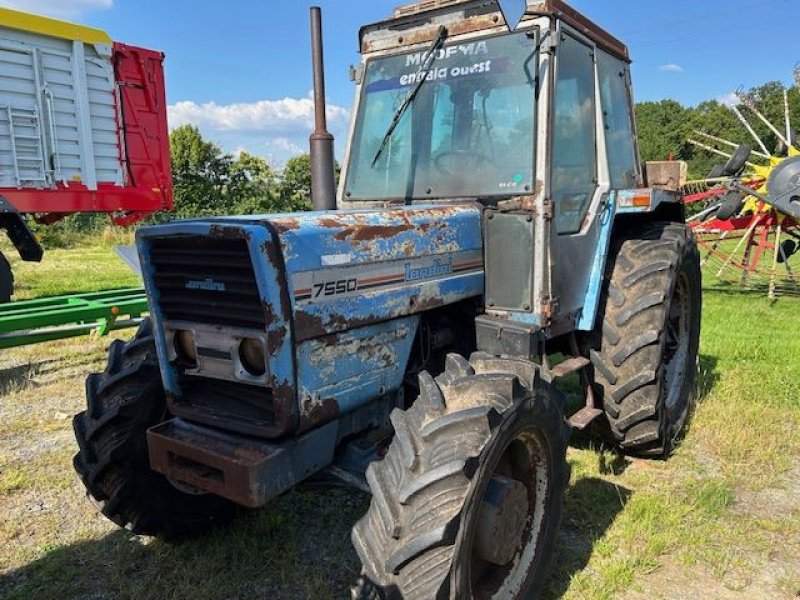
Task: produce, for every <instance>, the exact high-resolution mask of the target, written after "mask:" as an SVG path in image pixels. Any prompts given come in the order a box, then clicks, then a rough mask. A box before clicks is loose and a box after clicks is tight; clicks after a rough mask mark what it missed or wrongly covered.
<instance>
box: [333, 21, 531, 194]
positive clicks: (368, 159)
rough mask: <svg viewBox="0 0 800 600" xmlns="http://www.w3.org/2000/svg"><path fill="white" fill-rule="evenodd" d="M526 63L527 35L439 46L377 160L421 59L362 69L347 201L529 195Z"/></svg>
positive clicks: (420, 70) (413, 56)
mask: <svg viewBox="0 0 800 600" xmlns="http://www.w3.org/2000/svg"><path fill="white" fill-rule="evenodd" d="M535 57H536V41H535V39H533V36H532V35H531V34H529V33H515V34H506V35H503V36H495V37H490V38H483V39H480V40H472V41H468V42H459V43H453V44H448V45H445V46H444V47H443V48H441V49H439V50H438V51H437V54H436V57H435V60H434V61H433V63H432V65H431V67H430V69H429V71H428V75H427V78H426V81H425V84H424V85H423V86H422V87H421V88H420V90H419V93H418V94H417V96H416V97H415V98H414V100H413V102H412V103H411V105H410V106H409V107H408V108H407V110H406V111H405V112H404V113H403V116H402V118H401V119H400V121H399V123H398V125H397V127H396V129H394V131H393V132H392V133H391V137H390V138H389V139H388V140H387V141H386V145H385V148H384V149H383V150H382V151H380V152H379V148H380V147H381V144H382V142H383V140H384V136H385V134H386V132H387V127H389V125H390V123H391V122H392V118H393V117H394V115H395V114H396V113H397V111H398V108H399V107H400V106H402V105H403V103H404V102H405V101H406V99H407V98H408V96H409V93H410V92H411V90H413V89H414V87H415V86H416V84H417V83H418V82H419V77H420V76H425V72H424V67H425V63H426V53H425V51H424V50H423V51H419V52H416V53H409V54H402V55H396V56H389V57H384V58H377V59H373V60H371V61H369V62H368V63H367V66H366V74H365V79H364V89H363V95H362V99H361V103H360V107H359V112H358V119H357V122H356V127H355V137H354V138H353V144H352V147H351V155H350V163H349V169H348V174H347V177H346V181H345V194H346V196H347V199H348V200H411V199H424V198H444V197H449V198H453V197H488V196H498V195H502V196H514V195H521V194H525V193H527V192H529V191H530V190H531V189H533V179H534V173H533V165H534V158H533V149H534V137H533V134H534V115H535V110H534V107H535V96H534V91H535V83H534V82H535V76H536V61H535ZM376 155H377V156H378V160H377V161H376V160H375V157H376Z"/></svg>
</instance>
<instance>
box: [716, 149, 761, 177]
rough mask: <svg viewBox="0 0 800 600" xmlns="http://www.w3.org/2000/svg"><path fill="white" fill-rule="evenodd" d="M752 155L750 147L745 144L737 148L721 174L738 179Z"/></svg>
mask: <svg viewBox="0 0 800 600" xmlns="http://www.w3.org/2000/svg"><path fill="white" fill-rule="evenodd" d="M752 153H753V149H752V148H751V147H750V146H748V145H746V144H742V145H741V146H739V147H738V148H737V149H736V150H734V152H733V156H731V158H730V160H729V161H728V162H727V164H726V165H725V167H723V169H722V174H723V175H724V176H726V177H738V176H739V175H741V174H742V171H744V168H745V167H746V166H747V161H748V160H750V155H751V154H752Z"/></svg>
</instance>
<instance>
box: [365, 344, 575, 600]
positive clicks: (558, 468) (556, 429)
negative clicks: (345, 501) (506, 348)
mask: <svg viewBox="0 0 800 600" xmlns="http://www.w3.org/2000/svg"><path fill="white" fill-rule="evenodd" d="M420 388H421V392H420V396H419V399H418V400H417V401H416V402H415V403H414V405H413V406H412V407H411V409H409V410H408V411H407V412H403V411H400V410H397V411H395V412H394V413H393V415H392V422H393V424H394V426H395V439H394V441H393V442H392V445H391V447H390V448H389V452H388V454H387V455H386V458H385V459H384V460H383V461H381V462H378V463H373V464H372V465H370V467H369V469H368V471H367V480H368V482H369V484H370V488H371V490H372V493H373V499H372V503H371V505H370V509H369V512H368V513H367V514H366V516H365V517H364V518H362V519H361V520H360V521H359V522H358V523H357V524H356V526H355V528H354V529H353V536H352V537H353V544H354V546H355V548H356V551H357V552H358V554H359V556H360V558H361V560H362V564H363V565H364V576H363V580H362V581H361V582H360V585H359V587H358V588H357V590H356V594H355V595H356V597H358V598H375V597H379V596H378V594H380V596H381V597H386V598H402V599H403V600H423V599H424V600H429V599H433V598H458V599H465V600H466V599H482V598H494V597H502V598H530V597H536V596H537V595H538V594H539V593H540V592H541V590H542V586H543V584H544V581H545V578H546V575H547V573H548V571H549V566H550V562H551V559H552V557H553V548H554V544H555V538H556V534H557V532H558V528H559V523H560V517H561V505H562V502H563V497H564V490H565V488H566V485H567V482H568V479H569V469H568V467H567V464H566V448H567V441H568V437H569V427H568V426H567V425H566V423H565V421H564V417H563V397H562V396H561V394H560V393H559V392H558V391H557V390H556V389H555V388H553V387H552V386H550V385H549V384H546V383H545V382H543V381H542V380H541V379H539V377H538V373H537V371H536V367H535V366H534V365H532V364H531V363H529V362H526V361H509V360H500V359H494V358H490V357H488V356H485V357H484V356H482V355H476V356H474V357H473V359H472V361H470V362H467V361H466V360H465V359H463V358H461V357H458V356H455V355H451V356H449V357H448V359H447V369H446V371H445V373H444V374H443V375H442V376H440V377H439V378H437V379H436V380H434V379H433V378H431V377H430V375H428V374H427V373H423V374H422V375H421V376H420Z"/></svg>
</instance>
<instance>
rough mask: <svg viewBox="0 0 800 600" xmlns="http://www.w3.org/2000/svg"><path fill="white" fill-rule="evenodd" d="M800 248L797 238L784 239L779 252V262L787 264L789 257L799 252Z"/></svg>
mask: <svg viewBox="0 0 800 600" xmlns="http://www.w3.org/2000/svg"><path fill="white" fill-rule="evenodd" d="M798 249H800V246H798V244H797V242H796V241H795V240H783V241H782V242H781V249H780V252H778V263H779V264H786V263H787V262H789V259H790V258H792V257H793V256H794V255H795V254H797V251H798Z"/></svg>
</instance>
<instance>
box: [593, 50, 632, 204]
mask: <svg viewBox="0 0 800 600" xmlns="http://www.w3.org/2000/svg"><path fill="white" fill-rule="evenodd" d="M597 68H598V72H599V74H600V101H601V102H602V104H603V118H604V120H605V129H606V149H607V153H608V167H609V170H610V172H611V187H613V188H614V189H617V190H624V189H629V188H632V187H636V179H637V177H636V170H637V165H636V145H635V144H634V140H633V115H632V114H631V98H630V95H629V91H628V65H627V64H625V63H624V62H623V61H621V60H619V59H616V58H614V57H613V56H611V55H609V54H606V53H605V52H599V53H598V57H597Z"/></svg>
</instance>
